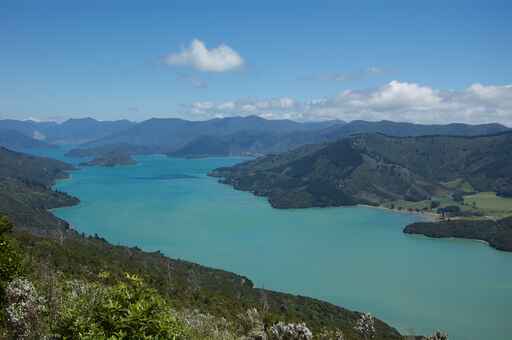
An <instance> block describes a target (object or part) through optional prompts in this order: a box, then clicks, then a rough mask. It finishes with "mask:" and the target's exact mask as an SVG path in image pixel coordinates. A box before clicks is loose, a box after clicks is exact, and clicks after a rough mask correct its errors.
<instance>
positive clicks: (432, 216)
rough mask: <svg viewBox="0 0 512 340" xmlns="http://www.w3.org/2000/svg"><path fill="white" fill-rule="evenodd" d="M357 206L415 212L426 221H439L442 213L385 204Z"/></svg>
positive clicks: (406, 212) (396, 211) (403, 212)
mask: <svg viewBox="0 0 512 340" xmlns="http://www.w3.org/2000/svg"><path fill="white" fill-rule="evenodd" d="M357 206H360V207H366V208H373V209H382V210H387V211H392V212H395V213H401V214H414V215H417V216H419V217H421V219H422V220H423V221H424V222H439V221H441V215H439V214H437V213H435V212H431V211H428V212H424V211H408V210H404V209H401V210H400V209H391V208H388V207H385V206H383V205H369V204H357Z"/></svg>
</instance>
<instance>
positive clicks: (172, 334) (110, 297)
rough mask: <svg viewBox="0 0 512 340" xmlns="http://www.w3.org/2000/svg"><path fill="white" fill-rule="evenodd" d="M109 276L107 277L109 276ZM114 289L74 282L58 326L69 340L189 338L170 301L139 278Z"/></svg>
mask: <svg viewBox="0 0 512 340" xmlns="http://www.w3.org/2000/svg"><path fill="white" fill-rule="evenodd" d="M107 276H108V275H104V277H107ZM126 279H127V282H121V283H118V284H116V285H114V286H111V287H105V286H102V285H100V284H95V283H89V284H84V283H82V282H78V281H74V282H70V283H69V284H68V287H67V289H66V290H67V292H66V293H65V297H64V301H63V304H62V307H61V312H60V318H59V320H58V324H57V327H56V331H57V333H58V335H60V336H61V337H63V338H66V339H91V340H92V339H110V338H115V339H173V340H179V339H185V335H186V331H185V327H184V325H183V324H182V323H181V322H180V321H178V320H177V319H176V318H175V317H174V316H173V314H172V313H171V308H170V306H169V305H168V304H167V302H166V301H165V300H164V299H163V298H162V297H161V296H160V295H159V294H158V293H157V292H156V291H155V290H154V289H151V288H148V287H146V286H145V285H144V283H143V281H142V280H141V279H140V278H139V277H137V276H135V275H129V274H126Z"/></svg>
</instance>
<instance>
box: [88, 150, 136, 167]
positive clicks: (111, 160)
mask: <svg viewBox="0 0 512 340" xmlns="http://www.w3.org/2000/svg"><path fill="white" fill-rule="evenodd" d="M134 164H137V161H136V160H134V159H133V158H132V157H131V156H130V155H129V154H126V153H109V154H105V155H101V156H97V157H95V158H94V159H92V160H90V161H87V162H82V163H80V166H105V167H113V166H117V165H134Z"/></svg>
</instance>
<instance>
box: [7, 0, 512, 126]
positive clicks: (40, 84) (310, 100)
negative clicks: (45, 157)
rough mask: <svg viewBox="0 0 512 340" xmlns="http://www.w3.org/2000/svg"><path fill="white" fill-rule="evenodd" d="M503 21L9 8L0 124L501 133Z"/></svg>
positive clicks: (342, 11) (118, 7)
mask: <svg viewBox="0 0 512 340" xmlns="http://www.w3.org/2000/svg"><path fill="white" fill-rule="evenodd" d="M198 6H199V7H198ZM290 6H293V7H292V8H294V11H293V12H290V11H289V9H290ZM197 8H201V9H203V10H200V11H198V10H197ZM511 13H512V5H511V4H510V3H509V2H506V1H497V0H496V1H491V2H488V1H486V2H483V1H482V2H478V3H472V4H471V5H469V4H467V3H466V2H464V1H455V2H451V3H450V7H449V8H447V7H446V4H445V3H444V2H441V1H435V2H434V3H432V2H430V3H429V4H428V5H427V4H418V3H414V4H412V3H409V2H405V1H399V2H394V3H393V4H374V3H372V4H344V3H338V2H331V1H327V2H325V3H322V6H319V5H318V4H307V5H302V6H299V7H297V6H296V4H295V3H292V2H289V1H283V2H280V3H279V4H275V3H271V2H269V1H263V2H260V3H258V4H248V3H243V4H242V3H237V2H233V1H226V2H223V3H220V4H215V5H212V4H204V3H199V2H197V3H196V2H192V3H168V2H165V1H157V2H153V3H152V4H151V5H147V4H140V3H137V4H128V3H125V2H121V1H110V2H108V3H104V2H99V1H91V2H87V3H80V4H69V3H67V2H65V1H61V0H59V1H54V2H52V3H50V4H44V6H43V5H42V4H38V3H36V2H31V1H11V0H8V1H6V2H4V11H3V12H2V13H1V14H0V22H2V24H0V27H1V28H2V30H3V31H4V33H5V34H4V35H2V37H1V38H0V41H1V42H2V45H3V47H4V49H3V51H2V58H0V70H1V71H2V72H3V76H2V78H1V79H0V88H1V89H2V90H3V91H2V92H1V94H0V103H2V105H0V119H5V118H10V119H18V120H25V119H29V118H31V119H33V120H43V121H47V120H50V121H64V120H67V119H70V118H79V117H84V116H91V117H92V118H94V119H97V120H115V119H117V118H119V119H128V120H131V121H144V120H147V119H149V118H151V117H155V118H163V117H170V116H171V117H175V118H181V119H185V120H207V119H212V118H216V117H218V118H222V117H230V116H248V115H257V116H260V117H263V118H267V119H291V120H295V121H324V120H335V119H338V120H344V121H353V120H366V121H380V120H390V121H406V122H412V123H421V124H443V123H449V122H459V123H469V124H482V123H491V122H496V123H500V124H504V125H506V126H512V85H511V84H512V81H511V79H512V68H511V67H510V60H512V44H510V43H509V42H510V36H512V28H511V26H510V25H509V24H507V23H508V20H509V18H510V14H511ZM390 23H392V24H391V25H390Z"/></svg>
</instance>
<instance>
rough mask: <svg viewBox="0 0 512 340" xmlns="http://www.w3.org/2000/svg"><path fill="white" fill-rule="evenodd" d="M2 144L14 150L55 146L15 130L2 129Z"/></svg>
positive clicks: (0, 134)
mask: <svg viewBox="0 0 512 340" xmlns="http://www.w3.org/2000/svg"><path fill="white" fill-rule="evenodd" d="M0 146H3V147H6V148H9V149H13V150H21V149H35V148H52V147H54V146H53V145H51V144H48V143H46V142H43V141H40V140H37V139H34V138H32V137H29V136H27V135H24V134H23V133H21V132H18V131H15V130H0Z"/></svg>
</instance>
